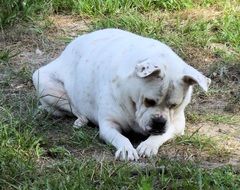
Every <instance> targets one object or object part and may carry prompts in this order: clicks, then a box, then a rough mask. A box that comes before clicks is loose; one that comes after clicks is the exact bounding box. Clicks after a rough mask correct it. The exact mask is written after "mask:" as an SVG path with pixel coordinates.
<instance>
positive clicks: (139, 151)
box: [33, 29, 210, 160]
mask: <svg viewBox="0 0 240 190" xmlns="http://www.w3.org/2000/svg"><path fill="white" fill-rule="evenodd" d="M33 82H34V85H35V87H36V89H37V92H38V95H39V96H40V102H41V104H42V106H41V107H42V108H44V109H46V110H47V111H49V112H52V113H53V114H54V115H57V116H63V115H65V114H71V113H72V114H74V115H75V116H76V117H77V118H78V119H77V120H76V121H75V123H74V125H75V126H78V127H81V126H83V125H86V124H87V122H88V120H90V121H92V122H93V123H95V124H97V125H99V129H100V136H101V138H103V139H104V140H105V141H106V142H108V143H111V144H112V145H113V146H115V147H116V149H117V151H116V154H115V157H116V159H120V160H138V159H139V156H142V157H150V156H153V155H156V154H157V152H158V149H159V147H160V146H161V145H162V144H163V143H164V142H166V141H167V140H169V139H170V138H172V137H174V136H175V135H182V134H183V133H184V127H185V116H184V108H185V107H186V105H187V104H188V103H189V102H190V99H191V94H192V85H193V84H199V85H200V86H201V88H202V89H203V90H205V91H207V89H208V86H209V84H210V79H208V78H207V77H205V76H204V75H202V74H201V73H200V72H198V71H197V70H195V69H194V68H193V67H191V66H189V65H187V64H186V63H185V62H184V61H183V60H182V59H181V58H180V57H178V56H177V55H176V54H175V53H174V52H173V51H172V50H171V49H170V48H169V47H168V46H167V45H165V44H163V43H161V42H159V41H157V40H154V39H149V38H145V37H141V36H138V35H135V34H132V33H130V32H126V31H122V30H119V29H104V30H99V31H96V32H92V33H89V34H85V35H82V36H80V37H78V38H76V39H75V40H73V41H72V42H71V43H70V44H69V45H68V46H67V47H66V49H65V50H64V51H63V52H62V54H61V55H60V56H59V57H58V58H57V59H55V60H54V61H53V62H51V63H50V64H48V65H46V66H44V67H41V68H40V69H38V70H37V71H35V73H34V74H33ZM130 130H132V131H135V132H137V133H141V134H144V135H150V136H149V137H148V139H147V140H145V141H143V142H142V143H140V145H139V146H138V147H137V148H136V149H135V148H134V147H133V145H132V144H131V142H130V141H129V139H128V138H126V137H125V136H123V135H122V134H121V132H122V131H130Z"/></svg>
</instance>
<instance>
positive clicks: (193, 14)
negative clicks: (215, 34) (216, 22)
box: [177, 7, 222, 21]
mask: <svg viewBox="0 0 240 190" xmlns="http://www.w3.org/2000/svg"><path fill="white" fill-rule="evenodd" d="M177 14H178V15H180V16H181V19H183V20H199V19H200V20H201V19H203V20H206V21H208V20H213V19H217V18H218V17H219V16H221V14H222V11H219V10H217V8H213V7H211V8H195V9H186V10H183V11H181V12H179V13H177Z"/></svg>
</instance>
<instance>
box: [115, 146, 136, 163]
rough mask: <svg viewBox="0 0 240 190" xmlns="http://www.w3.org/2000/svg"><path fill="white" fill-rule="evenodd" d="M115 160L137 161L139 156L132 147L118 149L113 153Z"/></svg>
mask: <svg viewBox="0 0 240 190" xmlns="http://www.w3.org/2000/svg"><path fill="white" fill-rule="evenodd" d="M115 159H116V160H118V159H119V160H136V161H137V160H138V159H139V156H138V153H137V151H136V149H135V148H133V147H125V146H124V147H122V148H119V149H118V150H117V151H116V153H115Z"/></svg>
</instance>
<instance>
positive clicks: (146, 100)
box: [144, 98, 156, 107]
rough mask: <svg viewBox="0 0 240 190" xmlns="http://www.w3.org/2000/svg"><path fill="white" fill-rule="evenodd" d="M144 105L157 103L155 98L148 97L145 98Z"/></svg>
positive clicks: (149, 105)
mask: <svg viewBox="0 0 240 190" xmlns="http://www.w3.org/2000/svg"><path fill="white" fill-rule="evenodd" d="M144 105H145V106H146V107H153V106H155V105H156V101H155V100H152V99H148V98H145V100H144Z"/></svg>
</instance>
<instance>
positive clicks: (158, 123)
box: [148, 116, 167, 135]
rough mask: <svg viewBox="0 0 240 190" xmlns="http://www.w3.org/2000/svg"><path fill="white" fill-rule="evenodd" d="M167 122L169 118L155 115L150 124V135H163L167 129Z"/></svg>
mask: <svg viewBox="0 0 240 190" xmlns="http://www.w3.org/2000/svg"><path fill="white" fill-rule="evenodd" d="M166 123H167V120H166V119H165V118H164V117H163V116H153V117H152V119H151V121H150V124H149V129H148V132H149V134H150V135H161V134H163V133H165V131H166Z"/></svg>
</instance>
